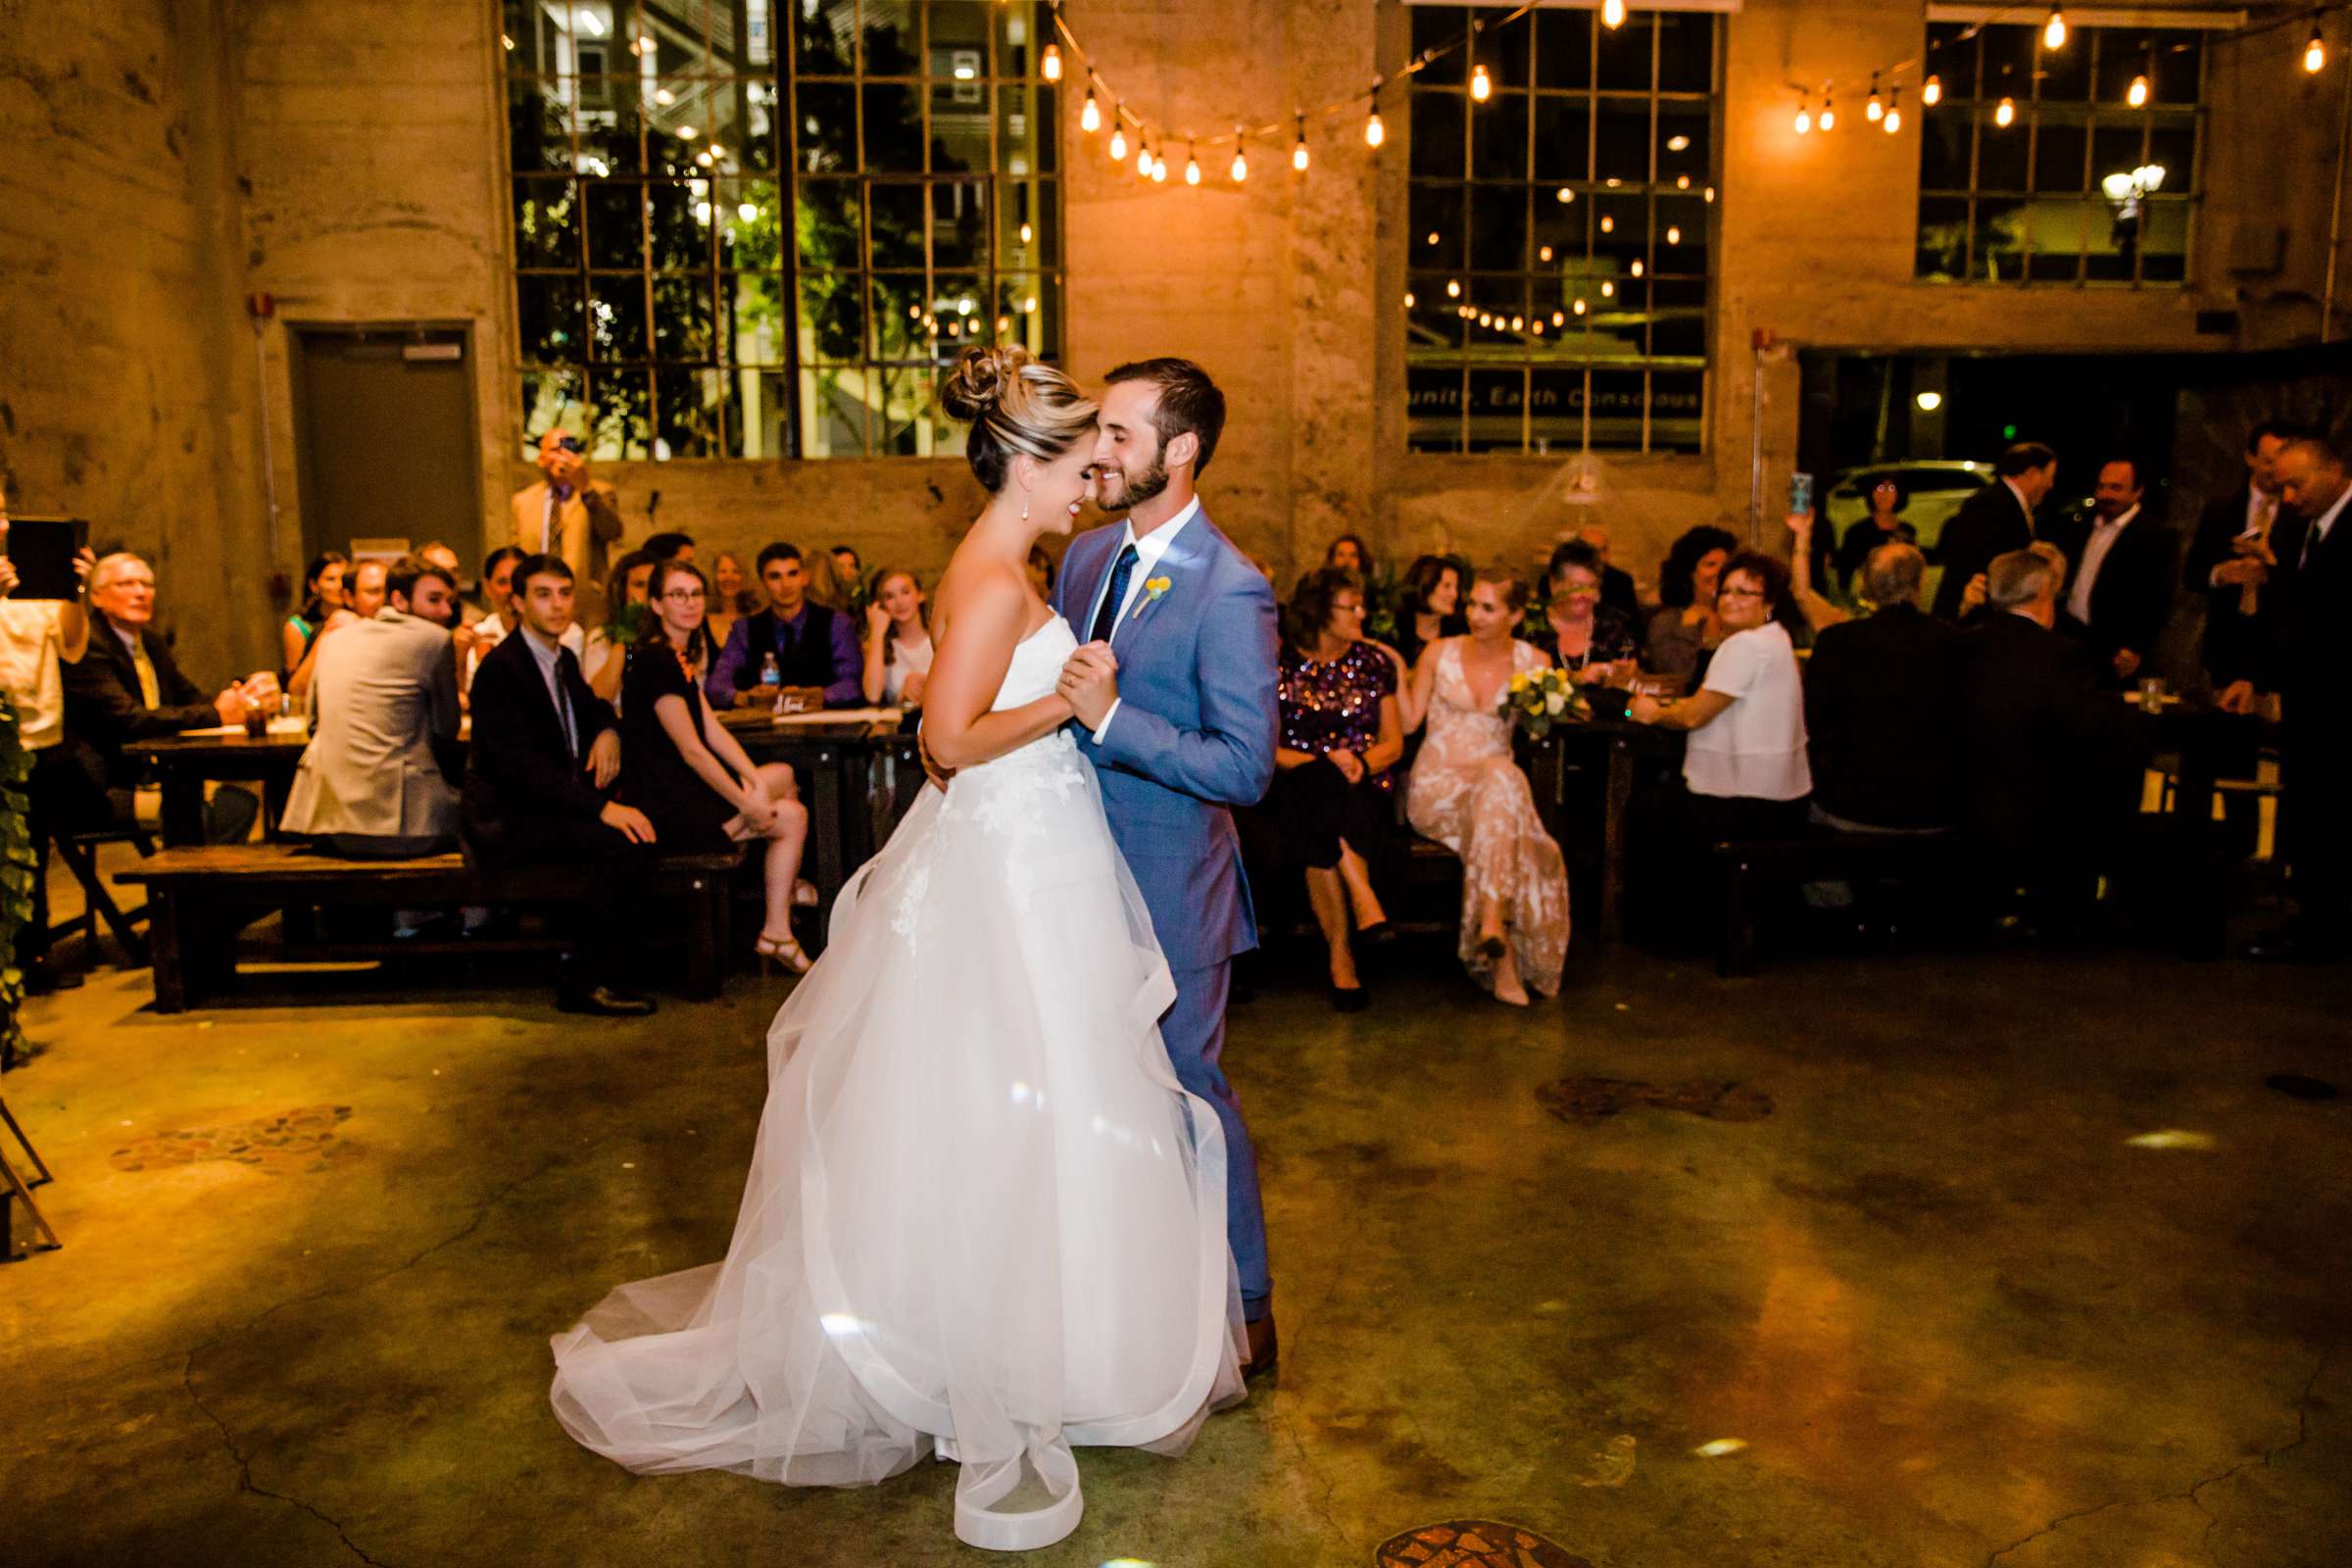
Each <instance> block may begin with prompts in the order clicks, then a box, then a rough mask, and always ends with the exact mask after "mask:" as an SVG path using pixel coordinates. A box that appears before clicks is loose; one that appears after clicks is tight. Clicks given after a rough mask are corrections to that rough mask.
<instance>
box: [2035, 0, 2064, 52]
mask: <svg viewBox="0 0 2352 1568" xmlns="http://www.w3.org/2000/svg"><path fill="white" fill-rule="evenodd" d="M2041 46H2042V47H2043V48H2044V49H2063V48H2065V47H2066V13H2065V12H2063V11H2061V10H2059V9H2058V8H2057V7H2056V6H2055V5H2053V6H2051V7H2050V20H2049V21H2047V22H2045V23H2043V24H2042V25H2041Z"/></svg>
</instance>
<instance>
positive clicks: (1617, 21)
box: [1600, 0, 1625, 27]
mask: <svg viewBox="0 0 2352 1568" xmlns="http://www.w3.org/2000/svg"><path fill="white" fill-rule="evenodd" d="M1600 25H1602V26H1604V27H1622V26H1624V25H1625V0H1600Z"/></svg>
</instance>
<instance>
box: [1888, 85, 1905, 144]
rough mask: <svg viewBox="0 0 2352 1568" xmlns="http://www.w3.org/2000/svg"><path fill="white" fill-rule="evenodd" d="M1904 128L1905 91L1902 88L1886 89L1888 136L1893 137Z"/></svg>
mask: <svg viewBox="0 0 2352 1568" xmlns="http://www.w3.org/2000/svg"><path fill="white" fill-rule="evenodd" d="M1902 128H1903V89H1902V88H1901V87H1900V86H1894V87H1889V88H1887V135H1889V136H1891V135H1893V134H1894V133H1895V132H1896V131H1898V130H1901V129H1902Z"/></svg>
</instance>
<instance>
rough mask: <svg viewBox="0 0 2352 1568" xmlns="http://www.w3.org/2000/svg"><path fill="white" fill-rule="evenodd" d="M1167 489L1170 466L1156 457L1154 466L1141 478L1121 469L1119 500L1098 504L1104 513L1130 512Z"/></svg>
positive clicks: (1153, 459) (1144, 472)
mask: <svg viewBox="0 0 2352 1568" xmlns="http://www.w3.org/2000/svg"><path fill="white" fill-rule="evenodd" d="M1167 487H1168V466H1167V464H1166V463H1165V462H1164V461H1162V460H1161V459H1160V458H1158V457H1156V456H1155V457H1153V458H1152V466H1150V467H1149V468H1146V469H1145V470H1144V471H1143V473H1142V475H1141V476H1140V477H1139V476H1136V475H1131V474H1129V473H1128V472H1127V471H1126V470H1125V469H1121V470H1120V471H1119V495H1118V499H1117V500H1115V501H1107V500H1106V501H1101V502H1098V505H1100V506H1101V507H1102V508H1103V511H1104V512H1130V511H1133V510H1134V509H1135V508H1136V507H1138V506H1140V505H1141V504H1142V503H1144V502H1146V501H1149V500H1151V499H1152V497H1153V496H1155V495H1158V494H1159V493H1160V492H1161V491H1162V490H1165V489H1166V488H1167Z"/></svg>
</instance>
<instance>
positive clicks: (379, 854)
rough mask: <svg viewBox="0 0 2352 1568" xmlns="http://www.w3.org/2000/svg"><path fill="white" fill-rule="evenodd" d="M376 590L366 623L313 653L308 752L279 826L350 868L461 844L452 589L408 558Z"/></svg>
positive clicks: (443, 575) (439, 572) (435, 569)
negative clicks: (380, 603) (380, 599)
mask: <svg viewBox="0 0 2352 1568" xmlns="http://www.w3.org/2000/svg"><path fill="white" fill-rule="evenodd" d="M384 589H385V602H384V608H383V609H381V610H379V611H377V612H376V613H375V615H374V617H373V618H372V619H369V620H364V621H361V622H359V623H358V624H356V625H350V626H345V627H343V628H342V629H341V630H339V631H337V632H336V633H335V634H334V635H333V636H332V637H329V638H326V639H324V641H323V646H321V647H320V648H319V662H318V669H317V672H316V674H315V675H314V676H313V678H312V683H311V700H312V704H313V711H314V712H315V714H316V718H315V721H314V723H313V726H312V732H311V744H310V745H309V747H308V748H306V749H305V750H304V752H303V754H302V766H301V770H300V771H299V772H297V773H296V774H295V776H294V790H293V794H292V795H291V796H290V797H288V799H287V801H286V814H285V818H284V820H283V821H281V822H280V823H279V824H278V825H279V826H280V827H281V828H282V829H284V830H285V831H286V832H288V833H302V834H308V835H310V836H311V837H312V838H315V839H317V840H318V841H319V843H320V844H321V845H322V846H324V847H325V848H326V849H329V850H331V851H333V852H334V853H335V854H337V855H343V856H349V857H351V858H355V859H356V858H368V859H401V858H408V857H412V856H418V855H433V854H437V853H439V852H440V851H443V850H447V849H451V848H453V847H454V846H455V845H456V844H457V836H458V791H457V787H456V786H455V785H454V784H452V783H451V782H450V780H451V779H452V778H453V777H455V776H456V775H457V773H458V771H459V769H458V768H457V767H456V766H455V750H454V749H455V743H456V741H457V738H458V663H457V653H456V650H455V648H454V646H453V645H452V644H451V641H450V634H449V621H450V620H451V618H452V617H453V616H454V615H455V613H456V611H457V603H458V585H457V580H456V577H455V575H454V574H453V573H452V572H451V571H449V570H448V568H446V567H444V566H440V565H436V564H433V563H431V562H426V561H420V560H418V559H417V557H415V556H410V557H408V558H406V559H405V560H403V561H401V562H400V564H397V565H395V566H394V567H393V568H392V570H391V572H390V573H389V574H388V575H387V576H386V578H385V582H384Z"/></svg>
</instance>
